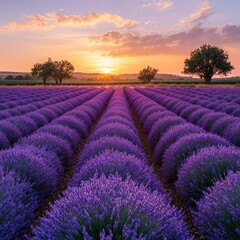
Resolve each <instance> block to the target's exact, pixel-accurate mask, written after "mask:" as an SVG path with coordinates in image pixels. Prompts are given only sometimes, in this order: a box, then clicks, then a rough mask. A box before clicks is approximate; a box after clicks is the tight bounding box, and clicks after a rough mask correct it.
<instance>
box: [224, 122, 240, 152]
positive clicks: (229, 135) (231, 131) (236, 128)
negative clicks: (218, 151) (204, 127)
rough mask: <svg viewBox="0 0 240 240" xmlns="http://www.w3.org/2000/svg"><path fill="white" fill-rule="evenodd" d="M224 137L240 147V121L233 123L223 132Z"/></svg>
mask: <svg viewBox="0 0 240 240" xmlns="http://www.w3.org/2000/svg"><path fill="white" fill-rule="evenodd" d="M223 137H225V138H226V139H228V140H229V141H230V142H231V143H233V144H234V145H236V146H238V147H240V122H237V123H232V124H230V125H228V127H227V128H226V129H225V130H224V132H223Z"/></svg>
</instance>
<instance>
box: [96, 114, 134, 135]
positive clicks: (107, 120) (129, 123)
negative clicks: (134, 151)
mask: <svg viewBox="0 0 240 240" xmlns="http://www.w3.org/2000/svg"><path fill="white" fill-rule="evenodd" d="M109 123H120V124H124V125H125V126H128V127H130V128H131V129H132V130H134V129H135V126H134V124H133V122H132V121H130V120H129V119H126V118H123V117H121V116H111V117H106V116H105V115H104V117H102V118H101V119H100V120H99V122H98V125H99V126H102V127H103V126H104V125H108V124H109ZM135 131H136V130H135ZM136 132H137V131H136Z"/></svg>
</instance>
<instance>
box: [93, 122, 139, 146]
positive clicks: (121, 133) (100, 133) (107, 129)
mask: <svg viewBox="0 0 240 240" xmlns="http://www.w3.org/2000/svg"><path fill="white" fill-rule="evenodd" d="M104 136H118V137H121V138H124V139H127V140H129V141H130V142H132V143H134V144H135V145H137V146H139V147H140V146H141V142H140V140H139V137H138V135H137V133H136V131H134V130H132V129H131V128H130V127H128V126H127V125H124V124H121V123H110V124H108V125H104V126H102V127H101V126H100V127H98V128H97V129H96V130H95V131H94V133H93V134H92V136H90V138H89V141H94V140H97V139H99V138H101V137H104Z"/></svg>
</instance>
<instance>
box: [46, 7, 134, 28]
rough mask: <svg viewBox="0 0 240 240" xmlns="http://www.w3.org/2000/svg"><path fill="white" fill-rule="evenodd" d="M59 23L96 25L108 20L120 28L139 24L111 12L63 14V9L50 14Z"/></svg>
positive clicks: (66, 24)
mask: <svg viewBox="0 0 240 240" xmlns="http://www.w3.org/2000/svg"><path fill="white" fill-rule="evenodd" d="M48 15H49V16H51V17H52V18H53V19H54V20H55V22H56V24H57V25H64V26H95V25H96V24H98V23H100V22H108V23H112V24H114V25H115V26H116V27H118V28H132V27H135V26H136V25H138V22H137V21H134V20H131V19H124V18H122V17H120V16H119V15H115V14H110V13H88V14H86V15H83V16H81V15H63V14H62V11H57V12H53V13H50V14H48Z"/></svg>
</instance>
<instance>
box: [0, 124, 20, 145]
mask: <svg viewBox="0 0 240 240" xmlns="http://www.w3.org/2000/svg"><path fill="white" fill-rule="evenodd" d="M0 133H2V134H3V135H5V137H6V138H7V139H8V140H9V142H10V144H11V145H12V144H13V143H15V142H17V141H18V139H20V138H21V137H22V133H21V132H20V131H19V130H18V129H17V128H16V126H15V125H13V124H12V123H10V122H9V121H7V120H3V121H0Z"/></svg>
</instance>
